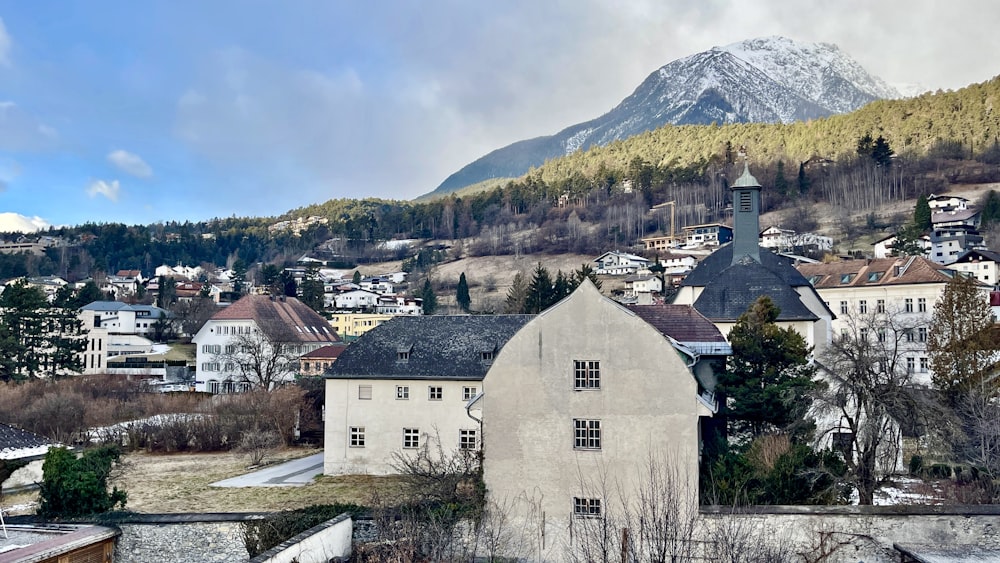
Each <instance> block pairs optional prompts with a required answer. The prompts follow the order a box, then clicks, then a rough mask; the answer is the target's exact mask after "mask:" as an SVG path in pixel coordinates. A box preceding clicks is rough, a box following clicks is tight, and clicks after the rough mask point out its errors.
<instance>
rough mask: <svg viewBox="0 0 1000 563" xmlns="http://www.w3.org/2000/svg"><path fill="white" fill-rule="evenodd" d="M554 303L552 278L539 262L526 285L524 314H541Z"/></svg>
mask: <svg viewBox="0 0 1000 563" xmlns="http://www.w3.org/2000/svg"><path fill="white" fill-rule="evenodd" d="M553 303H555V291H554V287H553V283H552V276H551V275H550V274H549V271H548V270H547V269H545V267H544V266H542V263H541V262H539V263H538V265H537V266H535V272H534V273H533V274H532V276H531V282H530V283H528V293H527V296H526V297H525V299H524V312H525V313H532V314H534V313H541V312H542V311H544V310H545V309H547V308H549V307H550V306H551V305H552V304H553Z"/></svg>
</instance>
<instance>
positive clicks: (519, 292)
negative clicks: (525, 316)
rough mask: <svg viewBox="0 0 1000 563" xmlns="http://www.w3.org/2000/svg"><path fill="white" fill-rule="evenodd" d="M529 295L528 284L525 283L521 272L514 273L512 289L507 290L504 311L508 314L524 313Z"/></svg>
mask: <svg viewBox="0 0 1000 563" xmlns="http://www.w3.org/2000/svg"><path fill="white" fill-rule="evenodd" d="M527 297H528V284H527V283H525V281H524V276H523V275H521V272H518V273H516V274H514V280H513V281H511V282H510V289H508V290H507V299H506V301H504V305H503V312H504V313H508V314H519V313H523V312H524V306H525V301H526V300H527Z"/></svg>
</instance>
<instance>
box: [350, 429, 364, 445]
mask: <svg viewBox="0 0 1000 563" xmlns="http://www.w3.org/2000/svg"><path fill="white" fill-rule="evenodd" d="M351 447H352V448H363V447H365V427H364V426H352V427H351Z"/></svg>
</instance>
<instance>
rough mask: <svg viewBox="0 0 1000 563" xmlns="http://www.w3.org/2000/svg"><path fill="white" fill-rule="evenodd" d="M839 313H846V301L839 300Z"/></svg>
mask: <svg viewBox="0 0 1000 563" xmlns="http://www.w3.org/2000/svg"><path fill="white" fill-rule="evenodd" d="M840 314H841V315H846V314H847V301H841V302H840Z"/></svg>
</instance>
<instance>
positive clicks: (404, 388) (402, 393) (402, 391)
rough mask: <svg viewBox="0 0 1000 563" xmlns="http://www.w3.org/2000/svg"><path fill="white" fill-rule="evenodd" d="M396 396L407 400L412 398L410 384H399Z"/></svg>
mask: <svg viewBox="0 0 1000 563" xmlns="http://www.w3.org/2000/svg"><path fill="white" fill-rule="evenodd" d="M396 398H397V399H399V400H401V401H405V400H406V399H409V398H410V387H409V385H397V386H396Z"/></svg>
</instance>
